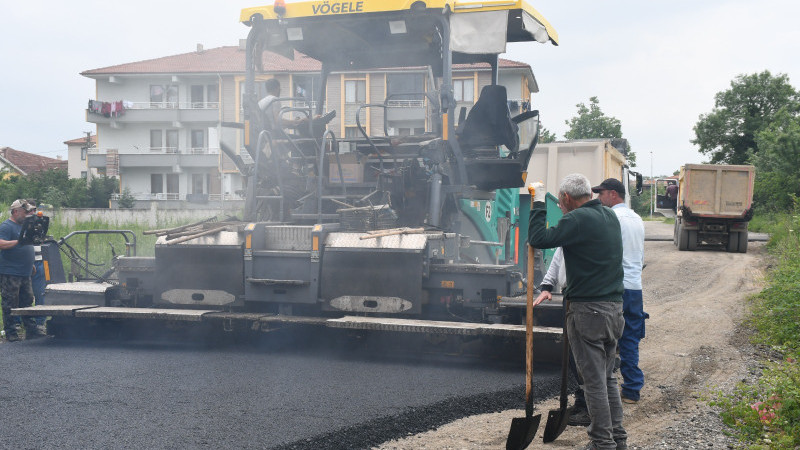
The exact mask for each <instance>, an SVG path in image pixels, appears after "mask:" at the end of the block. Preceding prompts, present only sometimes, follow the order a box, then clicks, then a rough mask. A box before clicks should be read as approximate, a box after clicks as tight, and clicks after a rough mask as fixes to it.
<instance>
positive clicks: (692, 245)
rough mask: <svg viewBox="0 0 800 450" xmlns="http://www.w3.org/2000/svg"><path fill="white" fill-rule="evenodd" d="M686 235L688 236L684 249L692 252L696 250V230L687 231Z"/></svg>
mask: <svg viewBox="0 0 800 450" xmlns="http://www.w3.org/2000/svg"><path fill="white" fill-rule="evenodd" d="M686 233H687V234H688V235H689V236H688V239H689V242H688V243H687V244H686V249H687V250H689V251H690V252H693V251H695V250H697V244H698V242H697V230H689V231H687V232H686Z"/></svg>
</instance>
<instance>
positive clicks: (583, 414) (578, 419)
mask: <svg viewBox="0 0 800 450" xmlns="http://www.w3.org/2000/svg"><path fill="white" fill-rule="evenodd" d="M591 423H592V419H590V418H589V410H588V409H586V407H585V406H583V407H579V406H577V405H576V406H575V408H574V409H573V410H572V414H570V415H569V418H568V419H567V425H570V426H573V427H588V426H589V425H590V424H591Z"/></svg>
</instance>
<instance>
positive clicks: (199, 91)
mask: <svg viewBox="0 0 800 450" xmlns="http://www.w3.org/2000/svg"><path fill="white" fill-rule="evenodd" d="M204 91H205V86H203V85H202V84H193V85H191V86H190V87H189V101H190V102H192V108H204V107H205V101H204V100H205V98H204Z"/></svg>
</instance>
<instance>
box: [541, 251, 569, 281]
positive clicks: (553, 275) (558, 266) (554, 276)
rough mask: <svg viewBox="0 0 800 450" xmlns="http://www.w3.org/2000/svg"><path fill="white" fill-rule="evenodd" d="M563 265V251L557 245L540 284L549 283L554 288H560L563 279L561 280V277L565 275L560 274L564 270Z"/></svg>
mask: <svg viewBox="0 0 800 450" xmlns="http://www.w3.org/2000/svg"><path fill="white" fill-rule="evenodd" d="M563 266H564V251H563V250H562V249H561V247H558V248H557V249H556V252H555V253H553V259H552V260H550V267H549V268H548V269H547V273H546V274H545V275H544V278H543V279H542V284H549V285H550V286H553V289H554V290H556V289H560V288H561V286H563V284H564V283H563V282H564V281H565V280H562V278H565V277H563V276H562V275H561V274H562V273H563V272H564V270H562V268H563Z"/></svg>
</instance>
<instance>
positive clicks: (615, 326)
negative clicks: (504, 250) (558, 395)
mask: <svg viewBox="0 0 800 450" xmlns="http://www.w3.org/2000/svg"><path fill="white" fill-rule="evenodd" d="M591 186H592V185H591V184H590V183H589V180H588V179H587V178H586V177H585V176H583V175H581V174H571V175H567V176H566V177H564V180H563V181H562V182H561V185H560V186H559V193H558V201H559V204H560V205H561V207H562V209H563V210H564V211H565V212H566V214H564V216H563V217H561V219H560V220H559V221H558V224H556V225H554V226H550V227H549V228H548V227H547V224H546V221H547V210H546V208H545V203H544V200H545V195H546V191H545V189H544V185H543V184H542V183H541V182H539V183H532V184H531V185H530V186H529V187H528V190H529V191H530V192H531V196H532V197H533V207H532V208H531V215H530V223H529V226H528V236H529V242H530V244H531V246H532V247H534V248H554V247H559V246H560V247H562V249H563V252H564V264H565V266H566V271H567V287H566V289H565V291H564V296H565V297H566V299H567V311H566V322H565V326H566V330H567V338H568V340H569V345H570V349H571V350H572V354H573V355H574V357H575V363H576V365H577V366H578V372H579V373H580V374H581V376H582V377H583V383H584V391H585V395H586V404H587V407H588V410H589V417H590V419H591V423H590V425H589V428H588V429H587V433H588V434H589V439H591V442H590V443H589V445H588V446H587V447H586V448H587V449H625V448H627V445H626V442H627V434H626V432H625V428H624V427H623V426H622V402H621V400H620V396H619V388H618V386H617V379H616V376H615V375H614V360H615V358H616V352H617V339H619V338H620V336H621V335H622V330H623V328H624V326H625V319H623V317H622V292H623V287H622V278H623V273H622V235H621V233H620V228H619V220H618V219H617V216H616V214H614V213H613V212H612V211H611V210H610V209H608V208H606V207H604V206H603V205H602V204H601V203H600V201H599V200H597V199H595V200H592V190H591V189H592V188H591Z"/></svg>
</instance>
